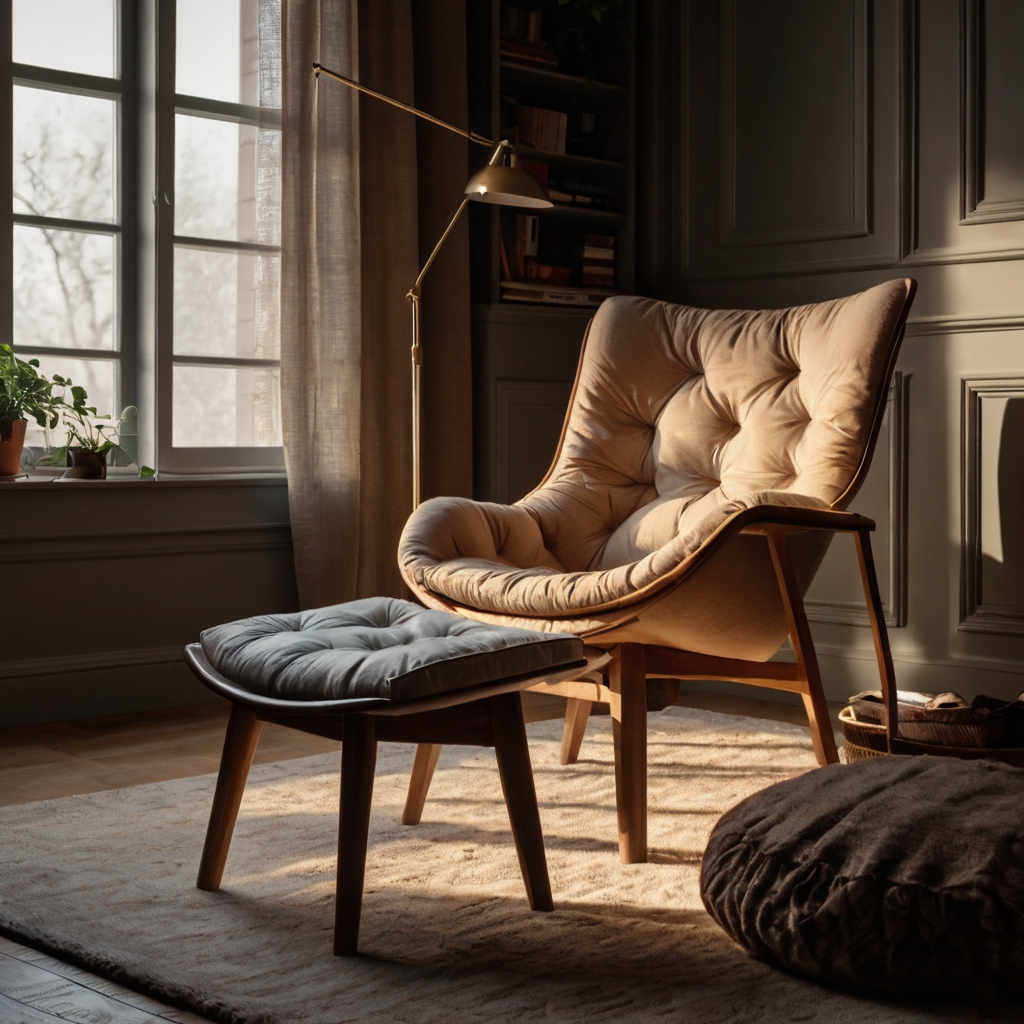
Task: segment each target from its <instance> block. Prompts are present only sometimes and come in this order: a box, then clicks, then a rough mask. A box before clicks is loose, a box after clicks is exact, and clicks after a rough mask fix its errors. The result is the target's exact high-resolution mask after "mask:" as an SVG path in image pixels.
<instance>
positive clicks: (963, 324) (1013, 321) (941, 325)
mask: <svg viewBox="0 0 1024 1024" xmlns="http://www.w3.org/2000/svg"><path fill="white" fill-rule="evenodd" d="M1021 330H1024V314H1020V315H1017V316H919V317H911V318H910V319H909V320H908V321H907V331H906V334H907V337H908V338H915V337H916V338H927V337H932V336H935V335H940V334H981V333H984V332H987V331H1021Z"/></svg>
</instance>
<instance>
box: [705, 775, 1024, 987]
mask: <svg viewBox="0 0 1024 1024" xmlns="http://www.w3.org/2000/svg"><path fill="white" fill-rule="evenodd" d="M1022 805H1024V769H1021V768H1012V767H1010V766H1009V765H1005V764H1000V763H998V762H996V761H988V760H970V761H968V760H961V759H960V758H956V757H931V756H928V755H924V756H919V757H905V756H897V757H878V758H870V759H868V760H864V761H858V762H856V763H854V764H851V765H842V764H833V765H828V766H827V767H825V768H819V769H817V770H816V771H810V772H807V773H806V774H804V775H801V776H799V777H797V778H795V779H789V780H788V781H786V782H780V783H777V784H776V785H774V786H770V787H768V788H767V789H764V790H761V792H759V793H755V794H754V795H753V796H750V797H748V798H747V799H746V800H744V801H743V802H742V803H739V804H737V805H736V806H735V807H734V808H733V809H732V810H731V811H729V812H728V813H726V814H725V815H724V816H723V817H722V819H721V820H720V821H719V822H718V824H717V825H715V827H714V830H713V831H712V833H711V837H710V839H709V840H708V845H707V850H706V851H705V853H704V859H703V863H702V865H701V896H702V898H703V900H704V906H705V907H706V908H707V910H708V912H709V913H710V914H711V916H712V917H713V918H714V919H715V920H716V921H717V922H718V923H719V924H720V925H721V926H722V927H723V928H724V929H725V930H726V931H727V932H728V933H729V935H731V936H732V937H733V938H734V939H735V940H736V941H737V942H739V943H740V944H741V945H743V946H745V947H746V948H747V949H748V950H749V951H750V952H751V953H752V954H753V955H754V956H756V957H759V958H762V959H765V960H768V961H769V962H773V963H775V964H778V965H781V966H782V967H785V968H786V969H788V970H790V971H795V972H797V973H800V974H803V975H806V976H809V977H812V978H821V979H825V980H827V981H831V982H838V983H840V984H851V983H852V984H854V985H857V986H864V987H867V988H874V989H881V990H882V991H885V992H888V993H890V994H894V995H898V996H900V997H902V998H916V999H925V1000H930V1001H934V1000H954V1001H959V1002H968V1003H978V1002H992V1001H1013V1002H1020V1001H1022V1000H1024V817H1022V815H1021V807H1022Z"/></svg>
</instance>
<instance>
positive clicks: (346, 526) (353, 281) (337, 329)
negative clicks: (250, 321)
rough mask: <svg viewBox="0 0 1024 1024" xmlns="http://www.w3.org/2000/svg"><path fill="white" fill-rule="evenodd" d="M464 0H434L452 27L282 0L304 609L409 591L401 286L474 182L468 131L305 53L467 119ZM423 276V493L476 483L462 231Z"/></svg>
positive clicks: (393, 8)
mask: <svg viewBox="0 0 1024 1024" xmlns="http://www.w3.org/2000/svg"><path fill="white" fill-rule="evenodd" d="M463 2H464V0H441V3H440V5H439V6H440V7H441V8H443V11H444V21H445V24H446V25H447V26H448V32H447V33H446V32H443V31H442V32H439V31H437V30H436V26H434V27H433V29H435V30H432V29H431V28H430V27H424V24H423V23H424V19H426V21H428V22H429V21H430V18H431V16H430V14H429V12H430V10H431V8H432V6H433V5H432V4H430V3H429V2H428V0H415V2H413V0H284V6H283V33H282V46H283V58H284V67H283V96H282V114H283V139H282V229H281V234H282V238H281V245H282V266H281V290H282V294H281V390H282V394H281V405H282V423H283V434H284V446H285V459H286V464H287V468H288V491H289V502H290V506H291V522H292V541H293V547H294V552H295V569H296V576H297V582H298V590H299V599H300V603H301V605H302V607H304V608H312V607H318V606H322V605H325V604H332V603H335V602H338V601H346V600H352V599H354V598H357V597H365V596H371V595H377V594H381V595H392V596H401V594H402V593H403V589H404V588H403V585H402V582H401V577H400V575H399V572H398V566H397V560H396V550H397V546H398V538H399V535H400V533H401V530H402V527H403V526H404V524H405V520H406V518H407V517H408V515H409V512H410V511H411V500H412V486H411V472H412V452H411V447H412V446H411V433H412V419H411V416H412V412H411V372H410V353H409V349H410V345H411V327H412V321H411V317H412V311H411V308H410V306H409V303H408V301H407V300H406V298H405V295H406V292H407V291H408V289H409V286H410V285H411V284H412V282H413V280H414V279H415V277H416V273H417V271H418V266H419V258H420V252H421V251H422V250H423V248H424V245H426V247H427V249H426V251H427V252H429V249H430V247H432V246H433V244H434V240H435V239H436V235H435V236H434V237H433V238H430V239H428V240H425V239H423V238H422V237H421V229H422V231H423V232H429V231H432V230H433V229H434V227H435V225H436V224H437V223H438V221H439V219H440V222H441V223H442V226H443V224H444V223H447V219H448V218H449V217H450V216H451V213H452V212H453V211H454V208H455V206H456V205H457V198H456V199H455V200H454V201H453V196H456V197H457V196H458V195H460V194H461V190H462V187H463V186H464V184H465V180H466V148H465V145H466V144H465V142H464V141H462V140H460V139H459V138H458V137H457V136H454V135H451V139H452V140H454V142H455V144H456V145H455V147H454V148H453V147H452V146H451V145H450V143H448V140H438V139H435V138H433V137H430V138H423V137H422V136H421V135H418V129H417V126H416V119H415V118H413V117H412V116H411V115H409V114H407V113H404V112H402V111H399V110H396V109H395V108H393V107H390V106H388V105H387V104H384V103H381V102H380V101H378V100H374V99H373V98H371V97H365V96H363V97H359V96H357V94H356V93H354V92H353V91H352V90H350V89H347V88H346V87H345V86H343V85H341V84H340V83H338V82H333V81H331V80H329V79H327V78H322V79H321V80H320V82H319V83H317V81H316V79H315V78H314V77H313V74H312V72H311V65H312V64H313V62H314V61H319V62H320V63H322V64H324V65H325V66H326V67H330V68H332V69H334V70H337V71H339V72H341V73H342V74H346V75H349V76H350V77H353V78H355V79H357V80H358V81H361V82H363V83H365V84H366V85H368V86H370V87H371V88H374V89H377V90H379V91H380V92H382V93H384V94H386V95H389V96H393V97H394V98H395V99H398V100H402V101H404V102H406V103H412V104H418V103H419V102H423V103H424V105H427V104H428V103H429V102H433V101H436V102H437V103H438V105H439V106H440V105H444V106H445V108H446V109H445V110H440V109H434V108H433V107H431V106H427V109H429V110H430V112H431V113H436V114H437V115H438V116H441V117H447V118H449V119H450V120H452V121H453V122H454V123H456V124H462V125H464V124H465V112H464V111H465V103H466V69H465V34H464V33H465V28H464V7H463ZM414 11H415V15H416V16H415V17H414ZM456 28H460V29H461V32H462V35H461V36H459V37H458V40H457V43H456V41H455V39H454V38H453V36H452V35H451V34H450V33H451V31H452V30H454V29H456ZM414 29H415V31H414ZM453 43H455V45H457V52H453ZM446 53H447V58H446V56H445V54H446ZM435 76H438V82H436V83H435V82H434V78H435ZM424 90H426V94H425V98H423V99H422V101H421V93H423V92H424ZM435 91H436V94H435ZM460 102H461V108H460V109H456V108H458V107H459V103H460ZM436 131H438V132H440V131H441V129H436ZM445 134H446V135H450V133H445ZM460 153H461V160H462V163H461V165H460V164H459V155H460ZM451 176H454V178H453V180H449V178H450V177H451ZM453 190H454V191H453ZM438 233H439V232H438ZM435 282H437V283H436V284H435ZM427 285H428V288H429V291H428V290H426V289H425V292H424V302H423V313H424V339H423V341H424V378H425V379H424V386H425V389H426V391H427V393H428V397H427V399H426V401H425V405H426V409H425V416H424V452H425V461H426V462H427V468H426V473H425V480H426V481H427V482H428V487H427V489H426V490H425V493H428V494H429V493H432V492H438V491H443V492H444V493H468V481H469V480H470V479H471V458H472V453H471V440H470V422H471V421H470V417H471V401H472V398H471V387H470V367H469V348H470V345H469V284H468V236H467V234H466V229H465V227H464V226H462V227H461V229H460V231H459V232H458V233H456V234H454V235H453V236H452V237H451V238H449V240H448V242H447V243H446V248H445V252H444V254H443V257H442V259H440V260H439V262H438V264H437V265H435V267H433V268H432V269H431V273H430V275H429V276H428V279H427ZM453 409H457V413H456V414H455V415H454V416H452V415H448V414H447V413H450V412H451V410H453ZM437 467H441V468H440V469H438V468H437ZM427 474H429V476H428V475H427Z"/></svg>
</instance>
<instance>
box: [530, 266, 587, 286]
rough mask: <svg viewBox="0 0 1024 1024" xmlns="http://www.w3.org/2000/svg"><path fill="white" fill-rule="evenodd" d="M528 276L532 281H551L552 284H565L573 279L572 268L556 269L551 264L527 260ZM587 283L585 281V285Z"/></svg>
mask: <svg viewBox="0 0 1024 1024" xmlns="http://www.w3.org/2000/svg"><path fill="white" fill-rule="evenodd" d="M526 276H527V278H528V279H529V280H531V281H550V282H551V283H552V284H565V282H566V281H568V280H569V278H570V277H572V267H554V266H551V264H549V263H538V262H537V261H536V260H527V261H526ZM586 283H587V282H586V281H584V284H586Z"/></svg>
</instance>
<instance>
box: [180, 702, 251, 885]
mask: <svg viewBox="0 0 1024 1024" xmlns="http://www.w3.org/2000/svg"><path fill="white" fill-rule="evenodd" d="M261 732H263V723H262V722H259V721H257V720H256V715H255V713H254V712H252V711H250V710H249V709H248V708H244V707H242V705H241V704H232V706H231V717H230V718H229V719H228V729H227V733H226V734H225V736H224V752H223V754H221V759H220V773H219V774H218V775H217V789H216V792H215V793H214V796H213V807H212V808H211V809H210V824H209V825H208V826H207V828H206V844H205V845H204V846H203V857H202V860H200V862H199V877H198V878H197V879H196V887H197V888H199V889H208V890H214V889H219V888H220V883H221V879H222V878H223V877H224V864H225V863H226V862H227V859H228V847H230V845H231V834H232V833H233V832H234V830H235V822H236V821H237V820H238V808H239V806H240V804H241V803H242V793H244V792H245V780H246V779H247V778H248V777H249V766H250V765H251V764H252V758H253V754H255V753H256V744H257V743H258V742H259V738H260V733H261Z"/></svg>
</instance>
